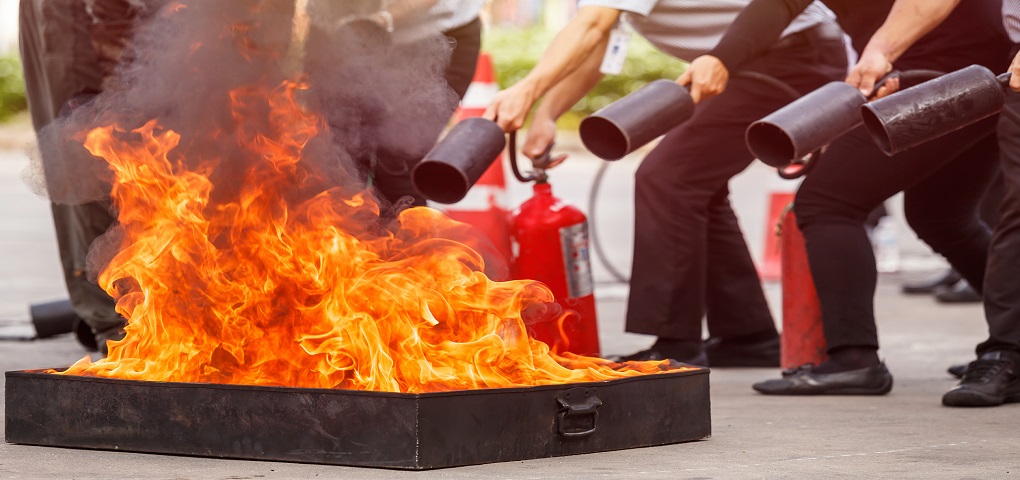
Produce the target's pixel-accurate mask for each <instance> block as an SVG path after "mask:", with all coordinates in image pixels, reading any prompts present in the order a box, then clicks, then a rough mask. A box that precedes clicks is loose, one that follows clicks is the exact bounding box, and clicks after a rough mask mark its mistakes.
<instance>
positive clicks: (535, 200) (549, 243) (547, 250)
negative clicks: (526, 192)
mask: <svg viewBox="0 0 1020 480" xmlns="http://www.w3.org/2000/svg"><path fill="white" fill-rule="evenodd" d="M534 191H535V195H534V196H533V197H532V198H530V199H529V200H527V201H526V202H524V203H523V204H521V206H520V207H518V208H517V209H516V210H515V211H514V212H513V213H512V214H511V217H510V230H511V232H510V233H511V243H512V248H511V250H512V254H511V261H510V272H511V275H512V276H513V278H515V279H532V280H537V281H540V282H542V283H544V284H545V285H546V286H548V287H549V289H550V290H551V291H552V293H553V295H555V297H556V301H557V302H558V303H559V304H560V305H561V306H562V307H563V308H564V310H571V311H572V312H568V314H566V315H560V316H559V318H555V319H548V320H547V321H541V322H538V323H535V324H532V325H528V333H529V334H530V335H531V336H532V338H535V339H538V340H541V341H542V342H544V343H546V344H547V345H549V347H550V348H551V349H552V351H553V352H556V353H564V352H570V353H574V354H578V355H590V356H597V355H598V354H599V337H598V324H597V320H596V316H595V295H594V294H593V292H594V286H595V285H594V280H593V278H592V272H591V260H590V258H589V251H588V219H587V218H586V217H585V216H584V213H582V212H581V211H580V210H578V209H577V208H575V207H573V206H570V205H567V204H565V203H563V202H562V201H561V200H560V199H558V198H556V197H554V196H553V194H552V188H551V186H550V185H549V184H548V183H543V182H539V183H536V184H535V187H534Z"/></svg>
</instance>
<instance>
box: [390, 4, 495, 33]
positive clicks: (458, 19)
mask: <svg viewBox="0 0 1020 480" xmlns="http://www.w3.org/2000/svg"><path fill="white" fill-rule="evenodd" d="M394 1H396V0H394ZM394 1H390V2H387V3H394ZM485 2H486V0H439V1H438V2H436V4H435V5H433V6H432V7H431V8H429V9H428V10H427V11H425V12H422V13H420V14H416V15H415V19H414V21H413V22H412V23H409V24H404V25H400V26H398V27H397V29H396V30H394V31H393V36H394V40H396V42H397V43H407V42H411V41H415V40H421V39H422V38H427V37H431V36H435V35H438V34H440V33H442V32H445V31H447V30H453V29H455V28H457V27H463V26H464V25H467V24H468V23H470V22H471V21H472V20H474V19H475V18H477V17H478V13H479V12H481V11H482V7H484V6H485Z"/></svg>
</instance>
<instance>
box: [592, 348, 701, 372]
mask: <svg viewBox="0 0 1020 480" xmlns="http://www.w3.org/2000/svg"><path fill="white" fill-rule="evenodd" d="M609 360H612V361H614V362H617V363H622V362H647V361H658V360H669V361H670V363H683V364H686V365H694V366H696V367H707V366H708V357H707V356H705V352H701V353H699V354H698V355H696V356H694V357H693V358H687V359H677V358H669V357H667V356H665V355H663V354H662V352H660V351H658V350H656V349H654V348H649V349H648V350H641V351H640V352H637V353H632V354H630V355H621V356H618V357H613V358H610V359H609Z"/></svg>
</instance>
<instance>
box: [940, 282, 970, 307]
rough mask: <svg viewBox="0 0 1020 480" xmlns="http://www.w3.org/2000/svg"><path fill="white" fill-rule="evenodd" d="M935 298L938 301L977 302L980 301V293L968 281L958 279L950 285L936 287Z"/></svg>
mask: <svg viewBox="0 0 1020 480" xmlns="http://www.w3.org/2000/svg"><path fill="white" fill-rule="evenodd" d="M935 300H938V301H939V303H978V302H980V301H981V294H980V293H978V292H977V291H976V290H974V287H972V286H970V283H969V282H967V281H966V280H960V281H959V282H956V283H955V284H953V285H952V286H949V287H938V288H936V289H935Z"/></svg>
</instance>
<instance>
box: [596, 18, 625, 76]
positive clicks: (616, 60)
mask: <svg viewBox="0 0 1020 480" xmlns="http://www.w3.org/2000/svg"><path fill="white" fill-rule="evenodd" d="M632 35H633V34H632V33H631V32H630V30H628V29H627V27H625V26H624V25H623V24H620V25H617V26H616V28H613V31H612V32H610V33H609V45H607V46H606V56H604V57H602V66H601V67H599V71H600V72H602V73H604V74H606V75H618V74H619V73H620V72H621V71H623V62H624V60H626V59H627V49H628V48H630V39H631V36H632Z"/></svg>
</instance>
